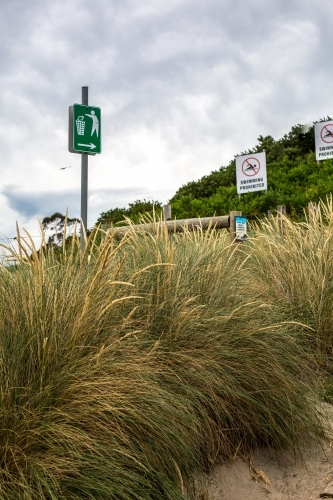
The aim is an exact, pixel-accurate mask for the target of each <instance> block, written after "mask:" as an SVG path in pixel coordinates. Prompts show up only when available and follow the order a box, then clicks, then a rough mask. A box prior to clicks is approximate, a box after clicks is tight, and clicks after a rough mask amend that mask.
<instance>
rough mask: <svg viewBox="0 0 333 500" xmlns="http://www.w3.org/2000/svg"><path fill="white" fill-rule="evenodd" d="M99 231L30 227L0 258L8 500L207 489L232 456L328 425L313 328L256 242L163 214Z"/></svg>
mask: <svg viewBox="0 0 333 500" xmlns="http://www.w3.org/2000/svg"><path fill="white" fill-rule="evenodd" d="M269 231H273V229H270V228H268V229H267V231H266V232H268V234H269ZM265 237H266V236H265ZM275 237H276V236H275V234H274V238H275ZM94 238H95V236H94V235H92V236H91V237H90V240H89V241H88V245H87V250H86V253H85V255H81V254H80V252H79V250H78V249H79V242H78V241H77V240H76V239H75V238H73V240H72V247H71V248H70V249H68V248H66V247H65V245H64V248H63V250H64V251H63V253H61V254H55V252H53V251H52V250H47V249H45V251H36V249H35V248H34V245H33V242H32V240H29V239H28V240H27V239H22V238H21V237H20V236H19V238H18V243H19V247H18V250H16V251H14V250H13V249H12V250H11V252H12V258H14V259H15V260H16V262H17V266H15V267H8V266H7V267H6V266H2V267H1V268H0V290H1V292H0V338H1V342H0V362H1V371H0V391H1V393H0V398H1V399H0V446H1V455H0V499H1V500H32V499H34V500H35V499H36V500H37V499H38V500H40V499H42V500H44V499H45V500H58V499H59V500H62V499H66V500H74V499H75V500H78V499H100V500H106V499H117V500H129V499H135V500H141V499H142V500H143V499H144V500H164V499H165V500H167V499H168V500H169V499H171V500H172V499H175V500H184V498H186V497H189V498H195V495H196V488H195V484H197V479H198V478H200V477H201V475H202V474H204V473H205V472H206V471H207V470H209V468H210V467H211V466H212V465H213V464H214V463H216V461H217V460H218V459H219V458H220V457H222V456H229V457H230V456H235V455H236V454H237V453H238V452H244V451H246V450H248V449H250V448H252V447H254V446H257V445H260V444H266V445H269V446H272V447H274V448H277V449H279V448H289V449H291V450H292V451H293V452H294V453H297V452H298V451H299V438H300V437H302V439H311V438H316V439H320V438H321V437H322V436H323V428H322V425H321V423H320V418H319V415H318V411H317V406H316V401H315V395H314V393H313V391H312V387H313V384H312V380H314V378H313V377H314V375H313V371H312V368H311V364H312V361H313V360H312V358H311V359H310V354H311V353H309V350H308V349H307V348H306V345H307V342H308V341H309V342H310V341H312V340H311V339H312V330H310V329H308V328H305V327H303V326H298V325H297V322H299V319H301V318H302V316H301V315H300V314H299V315H298V316H297V319H296V320H295V318H294V317H293V315H292V314H291V313H289V309H288V310H287V312H286V311H285V310H284V309H280V308H277V307H275V295H274V291H273V290H272V289H273V288H274V287H272V289H271V288H270V287H269V285H268V284H267V283H266V281H265V273H264V272H263V271H262V270H261V268H260V270H256V273H257V274H255V275H254V268H255V267H256V266H255V265H254V262H255V258H256V257H253V255H252V252H250V253H249V250H248V249H247V250H246V251H244V252H235V246H234V245H231V244H230V242H229V236H228V234H227V233H226V232H223V231H222V232H217V231H214V230H213V229H211V230H209V231H207V232H202V231H200V230H198V231H196V232H193V233H190V232H187V231H185V232H184V233H182V234H174V235H171V236H170V235H169V234H168V233H167V230H166V228H165V225H164V224H163V223H162V222H159V223H156V225H155V229H154V231H153V232H151V233H145V232H143V231H142V232H138V231H136V230H135V228H134V227H132V228H131V230H130V231H129V232H128V233H127V235H126V236H125V237H123V238H122V240H116V239H115V238H114V237H112V236H106V238H105V239H104V240H103V243H102V244H101V245H100V246H98V245H95V243H94ZM254 240H255V241H256V243H255V245H257V246H256V249H257V248H259V249H260V251H261V252H262V254H264V253H265V252H266V253H267V254H268V253H269V252H270V251H272V250H271V247H273V243H269V244H268V243H267V240H264V239H262V240H261V239H260V237H259V235H257V237H256V238H254ZM293 241H294V240H293V239H292V238H291V242H293ZM279 244H282V243H281V242H280V243H279ZM260 245H261V246H260ZM249 248H250V246H249ZM7 251H10V249H7ZM273 254H274V253H273ZM265 255H266V254H265ZM274 255H275V254H274ZM275 258H276V259H278V256H275ZM268 261H269V258H268V257H267V261H264V260H260V261H258V263H259V262H261V264H260V265H262V266H263V267H264V266H265V267H266V269H267V270H270V269H272V271H270V272H271V273H272V272H273V270H275V268H276V267H275V266H272V268H269V266H268ZM258 265H259V264H258ZM267 266H268V267H267ZM251 273H252V275H251ZM250 275H251V276H252V281H251V280H250V279H249V276H250ZM277 280H278V278H277ZM251 283H253V285H251ZM283 283H284V282H283ZM280 293H281V294H282V293H283V292H280ZM268 299H269V300H268ZM293 307H294V306H293ZM296 309H297V308H296ZM310 326H311V328H314V325H313V324H312V323H311V325H310Z"/></svg>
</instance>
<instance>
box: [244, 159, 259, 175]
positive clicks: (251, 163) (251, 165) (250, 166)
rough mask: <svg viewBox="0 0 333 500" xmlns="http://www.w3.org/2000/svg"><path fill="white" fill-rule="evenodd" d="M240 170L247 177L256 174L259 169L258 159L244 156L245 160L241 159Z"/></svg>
mask: <svg viewBox="0 0 333 500" xmlns="http://www.w3.org/2000/svg"><path fill="white" fill-rule="evenodd" d="M242 170H243V174H244V175H246V176H247V177H253V176H254V175H257V173H258V172H259V170H260V162H259V160H257V158H254V157H249V158H246V160H244V161H243V164H242Z"/></svg>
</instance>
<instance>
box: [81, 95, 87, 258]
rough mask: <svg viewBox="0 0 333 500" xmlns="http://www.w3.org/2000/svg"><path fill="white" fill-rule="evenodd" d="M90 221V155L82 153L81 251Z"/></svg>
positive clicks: (83, 101) (83, 102) (83, 98)
mask: <svg viewBox="0 0 333 500" xmlns="http://www.w3.org/2000/svg"><path fill="white" fill-rule="evenodd" d="M82 104H84V105H85V106H88V87H82ZM87 219H88V154H87V153H81V237H80V244H81V251H82V252H83V251H84V249H85V234H86V232H87Z"/></svg>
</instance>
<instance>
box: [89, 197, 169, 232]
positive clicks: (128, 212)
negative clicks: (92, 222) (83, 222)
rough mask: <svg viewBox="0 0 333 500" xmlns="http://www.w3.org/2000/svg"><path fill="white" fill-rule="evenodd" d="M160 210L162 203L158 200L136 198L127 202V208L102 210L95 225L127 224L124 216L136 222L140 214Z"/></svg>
mask: <svg viewBox="0 0 333 500" xmlns="http://www.w3.org/2000/svg"><path fill="white" fill-rule="evenodd" d="M154 210H155V211H156V212H158V211H160V210H162V203H160V202H159V201H154V200H152V201H149V200H148V201H147V200H136V201H134V202H133V203H129V205H128V208H118V207H117V208H111V209H110V210H108V211H107V212H102V213H101V215H100V216H99V218H98V219H97V221H96V226H98V225H99V224H117V225H118V226H120V225H127V222H126V220H125V217H128V218H129V219H131V221H132V222H134V223H138V222H139V220H140V217H141V216H142V215H145V214H148V215H153V211H154Z"/></svg>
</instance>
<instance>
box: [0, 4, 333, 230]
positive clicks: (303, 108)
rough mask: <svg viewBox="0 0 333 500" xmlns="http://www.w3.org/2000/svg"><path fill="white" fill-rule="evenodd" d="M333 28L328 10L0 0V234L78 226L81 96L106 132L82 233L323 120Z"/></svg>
mask: <svg viewBox="0 0 333 500" xmlns="http://www.w3.org/2000/svg"><path fill="white" fill-rule="evenodd" d="M332 21H333V1H332V0H275V1H272V0H167V1H165V0H94V1H88V0H71V1H70V2H69V1H67V0H66V1H64V0H33V1H27V0H10V1H8V0H0V41H1V56H0V57H1V71H0V103H1V106H0V148H1V156H0V162H1V167H0V206H1V210H0V233H1V234H0V238H3V237H5V236H7V237H11V236H14V234H15V222H16V221H18V223H19V225H20V226H21V227H22V226H23V227H26V228H28V229H29V230H30V231H31V232H32V233H36V229H35V228H36V227H37V225H36V220H37V218H38V217H39V218H43V217H44V216H47V215H51V214H52V213H54V212H55V211H59V212H62V213H64V212H65V211H66V208H68V210H69V215H70V216H71V217H75V216H77V217H79V216H80V183H81V172H80V171H81V155H78V154H72V153H69V152H68V106H70V105H72V104H73V103H80V102H81V87H82V86H89V104H91V105H94V106H98V107H100V108H101V110H102V122H103V128H102V144H103V150H102V154H100V155H96V156H92V157H89V207H88V225H89V226H92V225H93V224H94V223H95V221H96V219H97V218H98V216H99V214H100V213H101V212H102V211H106V210H109V209H110V208H113V207H116V206H126V205H127V204H128V203H129V202H131V201H134V200H136V199H143V198H146V199H155V200H159V201H161V202H162V203H166V202H167V201H168V199H169V198H171V197H172V196H173V194H174V193H175V192H176V190H177V189H178V188H179V187H180V186H181V185H183V184H185V183H187V182H189V181H192V180H197V179H199V178H200V177H202V176H203V175H206V174H209V173H210V172H211V171H212V170H216V169H218V168H219V167H220V166H221V165H227V164H228V163H229V161H230V160H231V159H232V158H233V157H234V155H237V154H239V153H240V152H241V151H245V150H247V149H248V148H250V147H253V146H254V145H255V144H256V139H257V137H258V136H259V135H260V134H262V135H272V136H273V137H274V138H275V139H278V138H280V137H281V136H282V135H283V134H284V133H286V132H288V131H289V129H290V127H291V126H292V125H295V124H297V123H302V124H303V123H307V122H312V121H315V120H318V119H319V118H322V117H324V116H327V115H329V114H333V93H332V85H333V84H332V81H333V74H332V72H333V70H332V68H333V66H332V57H331V54H332V47H333V30H332ZM68 166H70V167H71V168H67V169H65V170H59V169H61V168H63V167H68ZM202 215H204V214H202ZM219 215H223V214H219Z"/></svg>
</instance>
